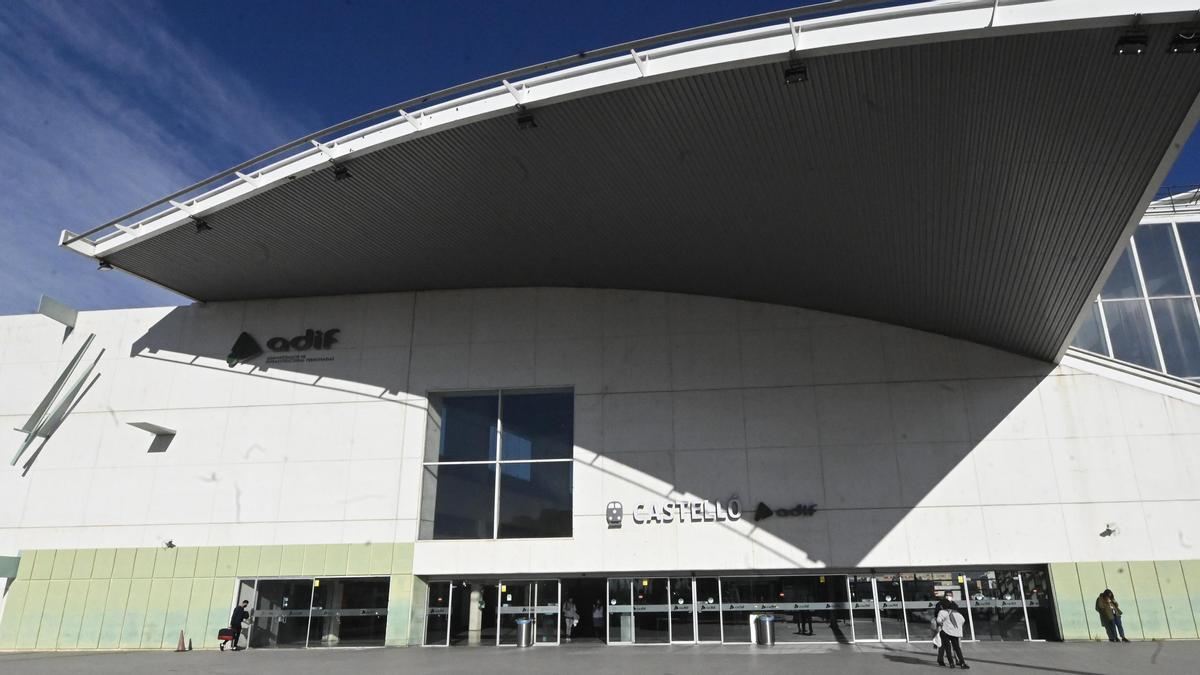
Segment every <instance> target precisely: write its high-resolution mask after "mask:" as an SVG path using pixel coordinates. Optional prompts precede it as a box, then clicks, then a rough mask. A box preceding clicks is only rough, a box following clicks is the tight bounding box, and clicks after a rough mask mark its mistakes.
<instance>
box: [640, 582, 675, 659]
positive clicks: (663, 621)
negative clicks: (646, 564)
mask: <svg viewBox="0 0 1200 675" xmlns="http://www.w3.org/2000/svg"><path fill="white" fill-rule="evenodd" d="M670 615H671V605H670V589H669V588H668V583H667V579H664V578H650V579H634V585H633V642H634V644H639V645H651V644H667V643H669V642H670V641H671V619H670Z"/></svg>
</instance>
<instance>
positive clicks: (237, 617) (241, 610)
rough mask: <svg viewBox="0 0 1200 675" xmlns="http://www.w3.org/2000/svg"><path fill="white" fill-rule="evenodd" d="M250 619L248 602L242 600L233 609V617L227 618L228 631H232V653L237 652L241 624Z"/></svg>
mask: <svg viewBox="0 0 1200 675" xmlns="http://www.w3.org/2000/svg"><path fill="white" fill-rule="evenodd" d="M249 618H250V601H249V600H243V601H242V604H240V605H238V606H237V607H234V608H233V616H231V617H229V630H231V631H233V651H235V652H236V651H237V650H238V638H240V637H241V636H242V623H243V622H245V621H246V619H249Z"/></svg>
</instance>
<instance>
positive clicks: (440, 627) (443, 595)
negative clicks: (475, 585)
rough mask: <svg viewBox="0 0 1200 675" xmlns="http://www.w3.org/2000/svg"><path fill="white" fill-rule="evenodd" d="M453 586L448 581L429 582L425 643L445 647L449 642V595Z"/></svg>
mask: <svg viewBox="0 0 1200 675" xmlns="http://www.w3.org/2000/svg"><path fill="white" fill-rule="evenodd" d="M453 589H454V587H453V586H452V585H451V584H450V582H449V581H431V582H429V601H428V603H427V604H426V605H425V606H426V609H425V644H426V645H427V646H438V647H445V646H448V645H449V644H450V595H451V593H453Z"/></svg>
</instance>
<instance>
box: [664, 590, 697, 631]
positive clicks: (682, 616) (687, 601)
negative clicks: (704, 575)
mask: <svg viewBox="0 0 1200 675" xmlns="http://www.w3.org/2000/svg"><path fill="white" fill-rule="evenodd" d="M670 589H671V642H683V643H693V642H695V641H696V612H695V601H694V595H693V592H692V590H693V589H692V578H691V577H673V578H672V579H671V580H670Z"/></svg>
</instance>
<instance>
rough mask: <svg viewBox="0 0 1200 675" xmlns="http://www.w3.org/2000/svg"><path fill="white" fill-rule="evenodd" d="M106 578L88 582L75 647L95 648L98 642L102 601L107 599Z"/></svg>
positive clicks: (101, 619)
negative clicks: (77, 640)
mask: <svg viewBox="0 0 1200 675" xmlns="http://www.w3.org/2000/svg"><path fill="white" fill-rule="evenodd" d="M108 585H109V581H108V580H107V579H92V580H91V581H89V582H88V588H87V601H86V604H85V605H84V607H83V618H82V620H81V621H80V623H79V642H78V644H77V645H76V649H95V648H96V645H98V644H99V643H100V628H101V626H102V625H103V624H104V603H105V601H106V600H107V599H108Z"/></svg>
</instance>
